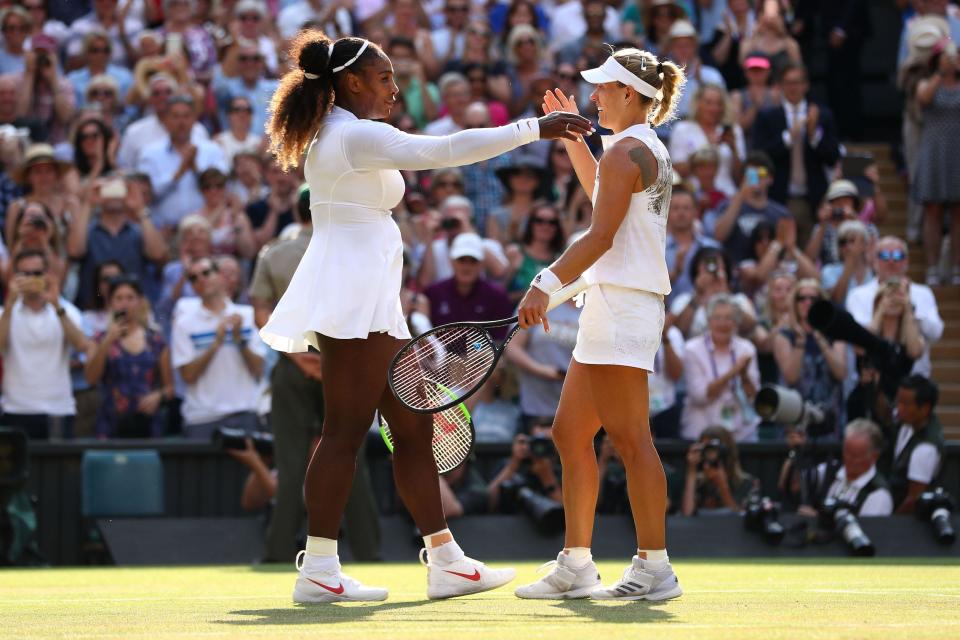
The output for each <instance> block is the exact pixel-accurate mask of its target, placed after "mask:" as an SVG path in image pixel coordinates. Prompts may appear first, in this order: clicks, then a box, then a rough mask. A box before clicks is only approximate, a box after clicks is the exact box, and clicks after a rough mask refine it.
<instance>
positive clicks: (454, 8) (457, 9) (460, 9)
mask: <svg viewBox="0 0 960 640" xmlns="http://www.w3.org/2000/svg"><path fill="white" fill-rule="evenodd" d="M444 11H446V12H447V13H467V12H469V11H470V7H468V6H467V5H465V4H449V5H447V7H446V9H444Z"/></svg>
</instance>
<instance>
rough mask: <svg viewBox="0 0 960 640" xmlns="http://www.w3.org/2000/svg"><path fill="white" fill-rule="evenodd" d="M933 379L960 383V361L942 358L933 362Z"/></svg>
mask: <svg viewBox="0 0 960 640" xmlns="http://www.w3.org/2000/svg"><path fill="white" fill-rule="evenodd" d="M933 377H934V378H936V379H937V380H955V381H958V382H960V360H949V359H946V358H941V359H937V360H934V361H933Z"/></svg>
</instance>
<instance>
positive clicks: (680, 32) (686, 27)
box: [667, 20, 700, 40]
mask: <svg viewBox="0 0 960 640" xmlns="http://www.w3.org/2000/svg"><path fill="white" fill-rule="evenodd" d="M674 38H694V39H695V40H699V38H700V36H699V35H698V34H697V29H696V27H694V26H693V25H692V24H691V23H690V21H689V20H677V21H676V22H674V23H673V24H672V25H670V31H669V33H668V34H667V39H668V40H673V39H674Z"/></svg>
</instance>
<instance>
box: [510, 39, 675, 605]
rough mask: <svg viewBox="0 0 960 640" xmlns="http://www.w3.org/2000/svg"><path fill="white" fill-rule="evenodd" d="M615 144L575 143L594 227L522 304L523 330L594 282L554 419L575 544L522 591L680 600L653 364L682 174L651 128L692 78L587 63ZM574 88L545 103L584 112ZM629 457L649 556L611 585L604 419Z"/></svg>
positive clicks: (640, 540)
mask: <svg viewBox="0 0 960 640" xmlns="http://www.w3.org/2000/svg"><path fill="white" fill-rule="evenodd" d="M581 75H582V76H583V78H584V79H585V80H586V81H587V82H590V83H593V84H596V85H597V86H596V89H595V90H594V92H593V94H592V95H591V96H590V98H591V100H593V102H594V103H596V105H597V112H598V114H599V118H600V124H601V125H602V126H604V127H606V128H608V129H611V130H612V131H613V135H612V136H609V137H607V138H605V139H604V141H603V146H604V154H603V156H602V158H601V159H600V162H599V163H598V162H597V161H596V160H595V159H594V157H593V155H592V154H591V153H590V150H589V149H588V148H587V146H586V144H584V143H583V141H575V142H568V141H564V144H565V145H566V147H567V152H568V153H569V155H570V159H571V160H572V162H573V166H574V169H575V170H576V173H577V177H578V178H579V180H580V184H581V185H583V188H584V189H585V190H586V191H587V193H591V194H593V204H594V213H593V219H592V221H591V224H590V228H589V230H588V231H587V232H586V234H584V236H583V237H581V238H580V239H579V240H577V241H576V242H575V243H573V244H572V245H571V246H570V247H569V248H568V249H567V250H566V251H565V252H564V253H563V255H561V256H560V257H559V258H558V259H557V261H556V262H554V263H553V264H552V265H551V266H550V267H548V268H546V269H544V270H543V271H541V272H540V273H539V274H538V275H537V277H536V278H535V279H534V281H533V283H531V284H532V286H531V288H530V290H529V291H528V292H527V294H526V295H525V296H524V298H523V300H522V301H521V302H520V310H519V315H520V326H521V327H527V326H531V325H533V324H537V323H540V322H543V323H544V325H545V326H546V325H547V322H546V315H545V310H546V306H547V299H548V295H549V294H550V293H553V292H554V291H556V290H557V289H559V288H560V286H561V284H563V283H567V282H571V281H573V280H574V279H575V278H577V277H578V276H580V275H581V274H583V276H584V277H585V279H586V280H587V282H588V283H589V285H590V287H589V288H588V289H587V291H586V299H585V304H584V308H583V312H582V313H581V315H580V330H579V333H578V334H577V345H576V347H575V348H574V351H573V359H572V361H571V363H570V368H569V369H568V370H567V375H566V378H565V379H564V383H563V391H562V393H561V396H560V405H559V407H558V409H557V416H556V419H555V421H554V426H553V437H554V441H555V442H556V446H557V451H558V452H559V454H560V461H561V463H562V465H563V506H564V514H565V518H566V534H565V536H566V537H565V547H564V549H563V550H562V551H561V552H560V554H559V555H558V556H557V561H556V564H554V565H553V569H552V571H551V572H550V573H549V574H548V575H546V576H545V577H544V578H543V579H541V580H539V581H538V582H535V583H533V584H530V585H526V586H522V587H519V588H518V589H517V590H516V594H517V595H518V596H519V597H521V598H543V599H553V598H558V599H559V598H585V597H593V598H597V599H616V600H641V599H642V600H667V599H669V598H675V597H677V596H679V595H680V594H681V593H682V589H681V588H680V583H679V581H678V580H677V577H676V575H675V574H674V572H673V569H672V568H671V566H670V563H669V558H668V557H667V551H666V541H665V532H664V526H665V516H666V500H667V487H666V479H665V477H664V473H663V466H662V464H661V463H660V457H659V455H658V454H657V450H656V448H654V446H653V439H652V437H651V435H650V415H649V393H648V389H647V373H648V372H650V371H653V362H654V357H655V356H656V353H657V349H658V348H659V347H660V338H661V333H662V331H663V316H664V308H663V298H664V296H665V295H667V294H668V293H670V276H669V273H668V270H667V265H666V260H665V257H664V252H665V246H666V226H667V212H668V210H669V208H670V193H671V188H672V181H673V169H672V167H671V164H670V157H669V156H668V154H667V150H666V148H665V147H664V146H663V144H662V143H661V142H660V141H659V139H658V138H657V135H656V133H655V132H654V131H653V129H652V128H651V125H658V124H661V123H663V122H666V121H668V120H669V119H671V118H672V117H673V114H674V110H675V107H676V103H677V101H678V100H679V98H680V92H681V90H682V87H683V84H684V81H685V78H684V74H683V71H682V70H681V69H680V68H679V67H677V66H676V65H674V64H673V63H672V62H660V61H658V60H657V58H656V56H654V55H653V54H652V53H649V52H646V51H640V50H638V49H621V50H620V51H617V52H615V53H614V54H613V55H611V56H610V57H609V58H608V59H607V60H606V62H604V63H603V65H601V66H600V67H597V68H595V69H589V70H587V71H583V72H582V74H581ZM575 109H576V102H574V99H573V96H564V95H563V94H562V93H560V91H559V90H557V91H554V92H548V93H547V94H546V96H544V111H545V112H549V111H553V110H563V111H566V110H575ZM601 425H603V428H604V429H605V430H606V432H607V434H608V435H609V436H610V439H611V440H612V441H613V445H614V447H616V449H617V452H618V453H619V454H620V457H621V458H622V459H623V463H624V466H625V467H626V472H627V493H628V495H629V498H630V508H631V511H632V512H633V518H634V524H635V526H636V532H637V554H636V555H635V556H634V557H633V561H632V562H631V564H630V567H629V568H628V569H627V570H626V571H625V572H624V574H623V577H622V578H621V579H620V580H618V581H617V582H615V583H614V584H613V585H611V586H609V587H603V586H601V583H600V576H599V574H598V573H597V567H596V565H595V564H594V563H593V559H592V556H591V554H590V543H591V536H592V532H593V523H594V513H595V512H596V506H597V491H598V485H599V478H598V475H597V459H596V454H595V452H594V448H593V441H594V436H595V435H596V433H597V430H598V429H599V428H600V426H601Z"/></svg>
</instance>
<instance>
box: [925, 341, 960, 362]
mask: <svg viewBox="0 0 960 640" xmlns="http://www.w3.org/2000/svg"><path fill="white" fill-rule="evenodd" d="M930 356H931V357H932V358H935V359H939V358H950V359H954V358H960V340H940V341H939V342H937V343H936V344H935V345H933V348H932V349H931V350H930Z"/></svg>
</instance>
